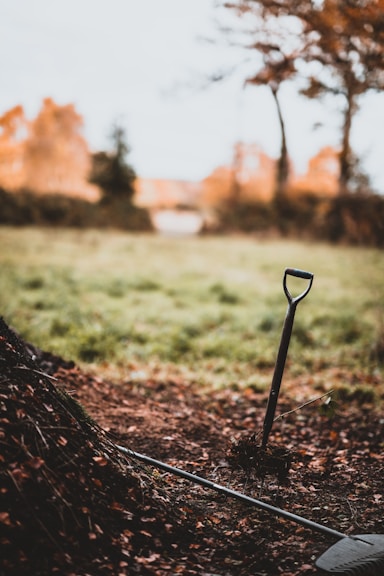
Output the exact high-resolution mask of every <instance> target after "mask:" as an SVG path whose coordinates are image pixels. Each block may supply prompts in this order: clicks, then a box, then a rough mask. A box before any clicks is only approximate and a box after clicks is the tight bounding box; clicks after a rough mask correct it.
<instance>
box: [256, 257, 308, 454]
mask: <svg viewBox="0 0 384 576" xmlns="http://www.w3.org/2000/svg"><path fill="white" fill-rule="evenodd" d="M288 275H290V276H295V277H296V278H303V279H304V280H309V282H308V285H307V288H306V289H305V290H304V291H303V292H302V293H301V294H299V295H298V296H296V297H295V298H294V297H293V296H292V295H291V293H290V291H289V290H288V286H287V276H288ZM312 282H313V274H312V273H311V272H305V271H304V270H299V269H297V268H286V270H285V272H284V279H283V288H284V292H285V295H286V297H287V300H288V308H287V313H286V316H285V320H284V325H283V331H282V333H281V339H280V346H279V351H278V354H277V358H276V364H275V371H274V374H273V378H272V384H271V389H270V393H269V398H268V404H267V410H266V413H265V418H264V424H263V439H262V442H261V445H262V446H263V447H265V446H266V445H267V442H268V437H269V434H270V432H271V429H272V424H273V420H274V417H275V412H276V405H277V399H278V397H279V392H280V386H281V380H282V377H283V372H284V367H285V361H286V359H287V353H288V347H289V342H290V339H291V334H292V328H293V321H294V319H295V312H296V308H297V305H298V303H299V302H300V301H301V300H302V299H303V298H304V297H305V296H306V295H307V294H308V292H309V291H310V289H311V286H312Z"/></svg>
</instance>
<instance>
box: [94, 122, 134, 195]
mask: <svg viewBox="0 0 384 576" xmlns="http://www.w3.org/2000/svg"><path fill="white" fill-rule="evenodd" d="M111 140H112V144H113V150H112V151H111V152H96V153H95V154H93V156H92V170H91V174H90V182H92V183H93V184H96V185H97V186H99V187H100V188H101V190H102V192H103V197H102V202H103V203H107V204H108V203H111V202H113V201H114V200H124V201H126V202H128V203H131V202H132V198H133V195H134V193H135V188H134V182H135V180H136V173H135V171H134V169H133V168H132V167H131V166H130V165H129V164H127V162H126V156H127V154H128V152H129V147H128V145H127V144H126V136H125V130H124V128H122V127H121V126H119V125H118V124H116V125H115V126H114V127H113V129H112V134H111Z"/></svg>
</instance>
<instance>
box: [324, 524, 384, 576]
mask: <svg viewBox="0 0 384 576" xmlns="http://www.w3.org/2000/svg"><path fill="white" fill-rule="evenodd" d="M316 566H317V567H318V568H320V569H321V570H325V571H326V572H330V573H332V574H350V575H355V576H359V575H361V576H369V575H370V576H381V575H382V574H384V534H359V535H357V536H346V537H345V538H342V539H341V540H338V541H337V542H336V544H334V545H333V546H331V547H330V548H328V550H326V551H325V552H324V554H322V555H321V556H320V557H319V558H318V559H317V560H316Z"/></svg>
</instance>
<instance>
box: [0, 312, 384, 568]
mask: <svg viewBox="0 0 384 576" xmlns="http://www.w3.org/2000/svg"><path fill="white" fill-rule="evenodd" d="M0 368H1V371H0V447H1V451H0V545H1V550H2V553H1V557H0V575H1V576H8V575H10V576H13V575H16V574H17V575H18V576H19V575H23V574H25V575H27V574H28V575H29V574H34V575H41V576H43V575H48V574H65V575H68V576H70V575H71V576H74V575H76V576H83V575H84V576H86V575H88V574H89V575H91V576H96V575H99V574H103V575H104V574H106V575H107V574H113V575H115V574H116V575H119V576H120V575H121V576H123V575H128V574H143V575H159V576H161V575H168V574H191V575H192V574H199V575H202V576H204V575H205V576H218V575H220V576H237V575H244V576H245V575H250V574H253V575H256V576H257V575H260V576H261V575H279V574H285V575H289V576H299V575H300V576H302V575H311V574H318V573H319V572H318V571H317V570H316V568H315V567H314V560H315V559H316V557H317V556H319V555H320V554H321V553H322V552H323V551H324V550H325V549H326V548H328V547H329V546H330V545H331V544H333V541H330V540H329V538H327V537H326V536H324V535H322V534H319V533H314V532H312V531H310V530H308V529H305V528H303V527H301V526H299V525H297V524H294V523H291V522H288V521H286V520H282V519H281V518H278V517H276V516H273V515H271V514H268V513H266V512H263V511H260V510H259V509H256V508H249V507H247V506H246V505H245V504H244V503H241V502H237V501H235V500H231V499H229V498H227V497H225V496H223V495H221V494H218V493H215V492H213V491H210V490H207V489H204V488H202V487H200V486H196V485H194V484H191V483H190V482H188V481H187V480H183V479H180V478H179V477H176V476H173V475H170V474H166V473H163V472H160V471H158V470H156V469H154V468H151V467H148V466H144V465H143V464H141V463H139V462H138V461H137V460H135V459H134V458H128V457H126V456H123V455H122V454H121V453H120V452H119V451H117V450H116V449H115V446H114V444H115V443H116V444H121V445H124V446H126V447H128V448H130V449H132V450H134V451H136V452H140V453H143V454H147V455H149V456H151V457H153V458H157V459H159V460H163V461H166V462H167V463H169V464H171V465H173V466H177V467H179V468H182V469H184V470H187V471H189V472H192V473H196V474H198V475H200V476H203V477H205V478H207V479H209V480H210V481H213V482H216V483H218V484H222V485H225V486H228V487H230V488H232V489H234V490H238V491H240V492H244V493H246V494H248V495H250V496H253V497H256V498H261V499H263V500H265V501H266V502H269V503H271V504H273V505H275V506H278V507H282V508H285V509H287V510H289V511H290V512H293V513H295V514H299V515H301V516H305V517H306V518H310V519H312V520H315V521H316V522H320V523H321V524H326V525H328V526H331V527H333V528H335V529H337V530H340V531H342V532H346V533H361V532H367V533H368V532H378V533H382V532H384V523H383V519H382V506H383V500H384V493H383V463H384V455H383V427H384V417H383V414H382V412H381V410H380V409H379V407H377V406H375V405H374V403H373V402H372V401H371V402H364V401H363V400H364V399H361V398H360V401H356V400H353V401H349V402H348V403H345V402H344V403H339V404H338V406H337V407H336V411H335V413H334V414H333V415H331V414H330V413H327V414H323V413H321V411H319V409H318V405H316V403H314V404H311V405H309V406H307V407H305V408H303V409H301V410H295V408H297V404H295V403H294V402H293V401H288V400H287V399H283V398H282V399H281V402H280V404H279V411H280V412H289V411H291V410H294V411H293V412H291V413H290V414H289V415H287V417H286V418H284V419H280V420H279V421H277V422H276V423H275V426H274V428H273V430H272V434H271V439H270V446H271V450H273V449H274V448H275V447H277V449H282V450H283V452H284V454H286V453H289V457H290V459H291V460H292V462H291V464H290V469H289V471H288V473H287V474H283V475H281V474H279V473H276V472H275V471H274V470H266V469H264V473H265V474H264V478H261V476H262V475H263V474H261V473H260V468H259V469H258V468H257V467H255V460H254V456H255V450H253V449H256V448H257V441H256V440H255V439H254V433H255V431H260V430H261V427H262V422H263V418H264V413H265V407H266V401H267V398H266V395H265V394H260V393H259V392H257V391H255V390H253V389H252V388H248V389H238V390H235V389H229V390H220V391H210V392H207V391H204V392H203V393H202V392H201V391H200V390H199V389H198V388H197V387H195V386H194V385H193V384H191V383H188V382H185V381H184V380H183V379H181V378H178V377H173V378H171V377H169V378H158V377H153V378H147V379H145V380H144V381H143V380H135V379H134V378H133V379H129V380H127V381H123V382H119V383H114V382H110V381H106V380H102V379H100V378H98V377H95V376H93V375H91V374H88V373H86V372H84V371H82V370H81V369H80V368H79V367H78V366H76V365H74V364H73V363H72V362H66V361H64V360H62V359H61V358H58V357H56V356H52V355H50V354H48V353H44V352H41V351H39V350H37V349H36V348H35V347H33V346H32V345H30V344H26V343H24V342H23V341H22V340H21V339H20V338H18V336H17V335H15V334H14V333H13V332H12V331H11V330H10V329H9V328H8V326H7V325H6V324H5V323H4V322H3V321H1V322H0ZM83 407H84V408H85V410H83ZM256 452H257V450H256Z"/></svg>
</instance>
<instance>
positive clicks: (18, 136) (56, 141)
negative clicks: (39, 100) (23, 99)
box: [0, 98, 98, 200]
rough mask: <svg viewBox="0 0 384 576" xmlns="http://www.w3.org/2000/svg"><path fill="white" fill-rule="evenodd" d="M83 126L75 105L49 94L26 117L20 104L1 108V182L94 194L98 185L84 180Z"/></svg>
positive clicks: (52, 191)
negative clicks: (34, 112) (33, 113)
mask: <svg viewBox="0 0 384 576" xmlns="http://www.w3.org/2000/svg"><path fill="white" fill-rule="evenodd" d="M82 129H83V119H82V117H81V115H80V114H78V112H77V111H76V109H75V107H74V105H73V104H67V105H63V106H62V105H59V104H56V103H55V102H54V101H53V100H52V99H51V98H46V99H45V100H44V101H43V104H42V107H41V110H40V112H39V113H38V115H37V116H36V118H35V119H33V120H30V121H29V120H27V119H26V117H25V114H24V110H23V108H22V106H15V107H14V108H12V109H11V110H8V111H7V112H5V113H4V114H3V116H1V117H0V186H2V187H3V188H5V189H6V190H10V191H16V190H21V189H25V190H29V191H31V192H33V193H37V194H65V195H67V196H81V197H85V198H87V199H91V200H95V199H97V197H98V191H97V189H96V188H95V187H94V186H91V185H90V184H89V183H88V182H87V178H88V173H89V170H90V153H89V149H88V144H87V142H86V140H85V138H84V136H83V134H82Z"/></svg>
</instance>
